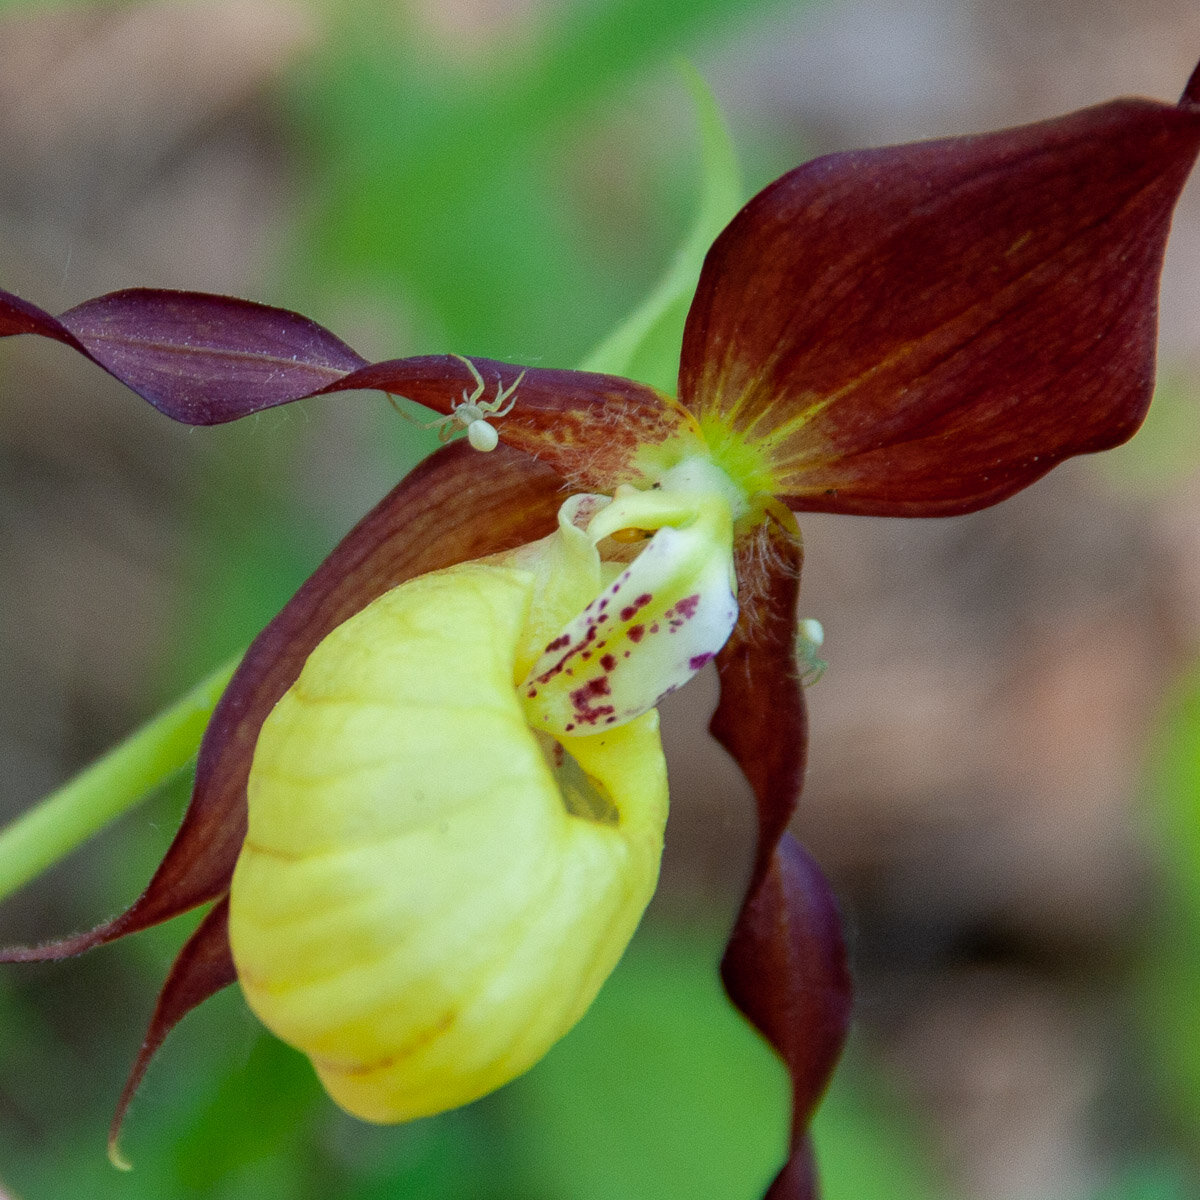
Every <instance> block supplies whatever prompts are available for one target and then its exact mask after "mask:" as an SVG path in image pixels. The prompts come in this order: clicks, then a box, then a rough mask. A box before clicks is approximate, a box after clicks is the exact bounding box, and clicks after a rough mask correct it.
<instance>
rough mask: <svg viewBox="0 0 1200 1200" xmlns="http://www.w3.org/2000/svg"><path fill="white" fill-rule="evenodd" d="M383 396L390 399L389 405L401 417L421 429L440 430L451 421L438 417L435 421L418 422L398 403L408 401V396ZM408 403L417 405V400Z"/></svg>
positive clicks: (390, 394)
mask: <svg viewBox="0 0 1200 1200" xmlns="http://www.w3.org/2000/svg"><path fill="white" fill-rule="evenodd" d="M383 394H384V395H385V396H386V397H387V398H388V403H389V404H390V405H391V406H392V407H393V408H394V409H395V410H396V412H398V413H399V414H400V416H402V417H403V418H404V419H405V420H406V421H411V422H412V424H414V425H416V426H418V427H419V428H421V429H439V428H440V427H442V426H444V425H445V423H446V422H447V421H448V420H450V418H449V417H438V418H437V420H435V421H418V420H417V418H416V417H414V416H413V415H412V413H410V412H405V411H404V409H402V408H401V407H400V405H399V404H397V403H396V401H397V400H398V399H399V400H408V397H407V396H394V395H392V393H391V392H384V393H383ZM408 402H409V404H416V401H415V400H408Z"/></svg>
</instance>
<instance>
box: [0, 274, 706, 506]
mask: <svg viewBox="0 0 1200 1200" xmlns="http://www.w3.org/2000/svg"><path fill="white" fill-rule="evenodd" d="M20 333H33V334H39V335H41V336H42V337H52V338H56V339H57V340H59V341H62V342H65V343H67V344H68V345H70V346H72V347H74V348H75V349H76V350H79V351H80V352H81V353H83V354H85V355H86V356H87V357H88V358H90V359H92V360H93V361H94V362H96V363H97V364H98V365H100V366H101V367H103V368H104V369H105V370H106V371H108V372H109V373H110V374H112V375H114V376H116V378H117V379H119V380H121V382H122V383H124V384H125V385H126V386H128V387H129V388H131V389H132V390H133V391H134V392H136V393H137V394H138V395H139V396H141V397H142V398H143V399H144V400H147V401H149V403H151V404H152V405H154V407H155V408H157V409H158V410H159V411H160V412H162V413H165V414H166V415H167V416H169V417H171V418H173V419H174V420H176V421H182V422H184V423H185V424H189V425H215V424H220V423H222V422H224V421H234V420H237V419H238V418H239V417H244V416H248V415H249V414H251V413H256V412H261V411H262V410H263V409H266V408H272V407H275V406H276V405H280V404H289V403H291V402H292V401H294V400H304V399H308V398H310V397H312V396H319V395H327V394H329V393H331V392H340V391H349V390H357V389H377V390H380V391H385V392H390V393H392V394H394V395H398V396H406V397H408V398H409V399H412V400H415V401H417V402H418V403H420V404H423V405H425V406H426V407H428V408H432V409H433V410H434V411H435V412H438V413H442V414H449V413H450V412H451V410H452V409H453V408H454V406H455V405H456V404H458V403H460V402H461V401H462V400H463V399H464V398H466V397H469V396H471V395H473V394H474V393H475V391H476V387H477V383H476V380H475V376H474V375H473V374H472V373H471V370H470V368H469V367H468V366H467V364H466V361H465V360H463V359H462V358H459V357H457V356H455V355H430V356H425V357H420V358H407V359H392V360H389V361H387V362H381V363H373V364H368V363H367V361H366V359H364V358H362V357H361V356H360V355H359V354H357V353H356V352H355V351H354V350H352V349H351V348H350V347H349V346H347V345H346V344H345V342H343V341H342V340H341V339H340V338H338V337H335V336H334V335H333V334H332V333H330V332H329V331H328V330H327V329H324V328H322V326H320V325H317V324H316V323H315V322H313V321H310V320H309V319H308V318H307V317H302V316H300V315H299V314H298V313H294V312H289V311H288V310H286V309H282V308H271V307H268V306H267V305H265V304H254V303H252V302H250V301H248V300H237V299H234V298H233V297H230V296H212V295H206V294H204V293H201V292H170V291H156V290H152V289H149V288H133V289H130V290H128V291H122V292H112V293H110V294H109V295H106V296H99V297H97V298H96V299H94V300H87V301H85V302H84V303H83V304H80V305H77V306H76V307H75V308H72V309H70V310H68V311H67V312H65V313H63V314H62V316H61V317H59V318H55V317H52V316H50V314H49V313H46V312H43V311H42V310H41V309H39V308H37V307H36V306H34V305H32V304H30V303H28V302H27V301H25V300H22V299H20V297H18V296H13V295H11V294H10V293H8V292H0V337H4V336H9V335H13V334H20ZM473 361H474V363H475V366H476V369H477V370H478V371H479V372H480V374H481V376H482V378H483V380H484V390H483V392H482V393H480V395H479V396H478V397H477V399H478V400H480V401H483V402H490V401H494V400H495V399H496V397H497V395H498V394H499V392H500V391H502V390H505V389H509V388H513V389H515V390H514V391H512V392H511V393H510V396H509V399H511V400H513V401H514V404H513V407H512V409H511V410H510V411H509V412H507V413H506V414H505V415H504V416H496V417H494V418H492V419H491V420H492V424H493V428H495V429H496V430H497V432H498V433H499V434H500V435H501V437H502V439H503V440H504V442H505V443H506V444H508V445H510V446H513V447H515V448H516V449H518V450H523V451H525V452H526V453H527V454H532V455H533V456H534V457H535V458H539V459H541V460H542V461H543V462H545V463H546V464H547V465H548V466H550V467H552V468H553V469H554V470H556V471H558V473H559V474H560V475H562V476H563V477H564V478H566V479H568V480H570V482H571V483H572V484H573V485H575V486H576V487H578V488H581V489H584V490H593V489H600V488H606V487H607V488H611V486H614V485H615V483H616V482H636V481H637V480H638V479H639V477H640V476H641V475H642V472H643V470H644V469H645V468H647V467H650V466H653V467H655V468H656V469H661V467H662V466H663V465H664V464H663V454H664V453H666V454H667V455H668V456H670V457H671V462H674V461H677V460H678V459H679V458H681V457H683V456H684V455H685V454H686V453H689V452H695V451H696V450H697V449H698V448H699V445H700V443H699V440H698V435H697V431H696V424H695V422H694V420H693V419H692V418H691V416H690V415H689V414H688V413H687V411H686V410H685V409H683V408H682V407H681V406H680V405H679V404H677V403H676V402H675V401H674V400H672V399H671V398H670V397H668V396H664V395H662V393H660V392H656V391H655V390H654V389H653V388H651V387H648V386H646V385H645V384H641V383H635V382H633V381H632V380H629V379H622V378H620V377H619V376H615V375H597V374H593V373H590V372H585V371H558V370H545V369H542V368H536V367H529V368H523V367H519V366H514V365H511V364H509V363H500V362H495V361H493V360H491V359H485V358H480V359H475V360H473ZM414 416H415V418H416V419H417V420H422V419H423V418H422V417H420V416H419V415H416V414H414ZM462 431H463V427H462V425H461V423H452V424H451V425H450V426H448V432H452V433H455V434H458V433H462ZM671 440H677V441H678V445H676V446H675V447H672V448H670V449H668V450H667V451H665V452H664V451H663V450H662V445H663V443H665V442H668V441H671ZM648 456H653V458H651V457H648ZM671 462H668V463H666V465H671Z"/></svg>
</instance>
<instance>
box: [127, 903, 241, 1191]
mask: <svg viewBox="0 0 1200 1200" xmlns="http://www.w3.org/2000/svg"><path fill="white" fill-rule="evenodd" d="M236 979H237V970H236V969H235V968H234V965H233V956H232V954H231V953H230V950H229V899H228V897H222V898H221V900H220V901H218V903H217V904H216V905H214V906H213V908H212V909H210V910H209V912H208V914H207V915H206V916H205V918H204V920H203V921H201V922H200V925H199V926H198V927H197V929H196V932H195V933H193V934H192V936H191V937H190V938H189V939H188V940H187V942H186V943H185V944H184V946H183V949H182V950H180V952H179V954H178V956H177V957H176V959H175V962H174V964H173V965H172V966H171V971H170V974H169V975H168V976H167V979H166V982H165V983H164V984H163V986H162V991H161V992H159V994H158V1002H157V1004H155V1006H154V1015H153V1016H152V1017H151V1019H150V1027H149V1029H148V1030H147V1031H146V1037H145V1039H144V1040H143V1042H142V1046H141V1049H140V1050H139V1051H138V1053H137V1058H135V1059H134V1061H133V1067H132V1069H131V1070H130V1072H129V1078H128V1079H126V1081H125V1086H124V1088H122V1089H121V1096H120V1099H119V1100H118V1101H117V1109H116V1112H115V1114H114V1115H113V1119H112V1125H111V1126H110V1127H109V1131H108V1159H109V1162H111V1163H112V1165H113V1166H114V1167H117V1168H118V1169H120V1170H123V1171H128V1170H130V1166H131V1164H130V1163H129V1161H128V1160H127V1159H126V1158H125V1157H124V1155H122V1153H121V1150H120V1147H119V1145H118V1140H119V1138H120V1135H121V1126H122V1125H123V1124H124V1121H125V1114H126V1112H128V1110H129V1103H130V1101H131V1100H132V1099H133V1097H134V1093H135V1092H136V1091H137V1090H138V1087H139V1085H140V1084H141V1082H142V1077H143V1076H144V1075H145V1074H146V1068H147V1067H148V1066H149V1065H150V1060H151V1059H152V1058H153V1057H154V1055H155V1054H156V1053H157V1052H158V1049H159V1047H160V1046H161V1045H162V1044H163V1042H164V1041H165V1040H166V1037H167V1034H168V1033H170V1032H171V1030H172V1029H174V1028H175V1026H176V1025H177V1024H179V1022H180V1021H181V1020H182V1019H183V1018H184V1017H185V1016H187V1014H188V1013H189V1012H191V1011H192V1009H193V1008H195V1007H196V1005H198V1004H202V1003H203V1002H204V1001H205V1000H207V999H208V998H209V997H210V996H215V995H216V994H217V992H219V991H220V990H221V989H222V988H224V987H228V986H229V984H231V983H233V982H234V981H235V980H236Z"/></svg>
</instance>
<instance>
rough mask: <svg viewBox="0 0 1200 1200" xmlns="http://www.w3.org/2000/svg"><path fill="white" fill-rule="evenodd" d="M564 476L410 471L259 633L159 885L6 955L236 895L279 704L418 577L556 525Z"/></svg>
mask: <svg viewBox="0 0 1200 1200" xmlns="http://www.w3.org/2000/svg"><path fill="white" fill-rule="evenodd" d="M562 500H563V493H562V480H561V479H560V478H559V476H558V475H556V474H555V473H554V472H553V471H551V470H550V469H549V468H548V467H545V466H543V465H542V464H540V463H537V462H535V461H534V460H532V459H530V458H528V457H527V456H525V455H523V454H519V453H518V452H517V451H515V450H509V449H507V448H506V447H500V448H499V449H497V450H495V451H494V452H492V453H491V454H486V455H480V454H479V453H478V452H477V451H474V450H472V449H471V448H470V447H469V446H468V445H467V444H466V443H456V444H455V445H453V446H447V447H445V448H444V449H442V450H440V451H439V452H438V453H436V454H434V455H433V456H432V457H430V458H428V459H426V460H425V462H423V463H422V464H421V465H420V466H418V467H417V468H416V470H414V471H413V472H412V473H411V474H409V475H408V476H406V477H405V479H404V480H403V481H401V483H400V484H399V485H398V486H397V487H395V488H394V489H393V490H392V491H391V492H390V493H389V494H388V495H387V496H386V497H385V498H384V499H383V500H382V501H380V503H379V504H378V505H377V506H376V507H375V508H374V509H373V510H372V511H371V512H370V513H368V514H367V516H366V517H364V518H363V519H362V520H361V521H360V522H359V523H358V524H357V525H356V526H355V527H354V528H353V529H352V530H351V531H350V533H348V534H347V535H346V537H345V538H343V540H342V541H341V542H340V543H339V544H338V546H337V548H336V549H335V550H334V551H333V553H332V554H330V556H329V557H328V558H327V559H326V560H325V561H324V562H323V563H322V564H321V565H320V566H319V567H318V568H317V570H316V571H315V572H314V573H313V574H312V575H311V576H310V577H309V579H308V580H307V581H306V582H305V583H304V585H303V586H302V587H301V588H300V590H299V591H298V592H297V593H296V595H295V596H293V597H292V599H291V600H289V601H288V603H287V604H286V605H285V606H284V608H283V609H282V611H281V612H280V613H279V615H278V616H277V617H276V618H275V619H274V620H273V621H272V622H271V623H270V624H269V625H268V626H267V627H266V629H264V630H263V632H262V633H261V634H259V636H258V637H257V638H256V639H255V641H254V642H253V644H252V645H251V646H250V649H249V650H248V651H247V652H246V656H245V658H244V659H243V660H242V663H241V665H240V666H239V667H238V669H237V671H236V672H235V674H234V676H233V679H232V680H231V681H230V683H229V686H228V688H226V690H225V694H224V695H223V696H222V697H221V700H220V702H219V703H218V704H217V706H216V709H215V710H214V711H213V715H212V719H211V720H210V721H209V725H208V729H207V731H206V732H205V735H204V740H203V742H202V743H201V746H200V754H199V758H198V761H197V764H196V782H195V786H194V788H193V790H192V799H191V803H190V805H189V806H188V810H187V812H186V813H185V814H184V818H183V823H182V824H181V826H180V828H179V832H178V833H177V834H176V835H175V840H174V841H173V842H172V843H171V845H170V847H169V848H168V850H167V853H166V856H165V857H164V858H163V861H162V862H161V863H160V864H159V867H158V870H157V871H156V872H155V874H154V877H153V879H151V881H150V884H149V886H148V887H147V888H146V890H145V892H143V893H142V895H141V896H140V897H138V899H137V900H135V901H134V903H133V904H132V906H131V907H129V908H128V909H126V910H125V912H123V913H121V914H120V915H119V916H117V917H114V918H113V919H112V920H110V921H107V922H105V923H104V924H102V925H100V926H98V927H97V928H96V929H93V930H91V931H90V932H88V933H81V934H77V935H76V936H74V937H70V938H66V939H64V940H62V941H58V942H51V943H49V944H47V945H43V946H33V947H27V946H18V947H12V948H9V949H6V950H3V951H0V962H30V961H40V960H45V959H59V958H67V957H69V956H71V955H73V954H79V953H81V952H82V951H84V950H89V949H91V948H92V947H93V946H99V945H102V944H104V943H105V942H111V941H113V940H114V939H115V938H119V937H123V936H125V935H126V934H129V933H136V932H137V931H138V930H141V929H146V928H148V927H149V926H151V925H156V924H158V923H159V922H161V921H166V920H168V919H170V918H171V917H174V916H177V915H178V914H180V913H183V912H187V911H188V910H189V909H192V908H195V907H196V906H197V905H200V904H204V903H206V902H207V901H209V900H213V899H215V898H216V897H218V896H220V895H222V894H224V893H225V892H226V891H227V890H228V888H229V880H230V877H231V875H232V873H233V867H234V864H235V862H236V861H237V856H238V853H239V851H240V849H241V845H242V839H243V838H244V836H245V831H246V779H247V777H248V775H249V773H250V761H251V757H252V755H253V753H254V746H255V743H256V742H257V740H258V732H259V728H260V727H261V725H262V723H263V721H264V720H265V719H266V717H267V714H268V713H269V712H270V711H271V709H272V708H273V707H274V706H275V704H276V702H277V701H278V700H279V698H280V697H281V696H282V695H283V693H284V692H285V691H287V689H288V688H289V687H290V686H291V685H292V683H294V682H295V680H296V677H297V676H298V675H299V674H300V668H301V667H302V666H303V665H304V661H305V659H307V657H308V655H309V654H310V653H311V652H312V650H313V649H314V648H315V647H316V645H317V643H318V642H320V641H321V639H322V638H324V637H325V635H326V634H327V633H329V632H330V631H331V630H333V629H334V628H335V627H336V626H338V625H340V624H341V623H342V622H343V621H345V620H346V619H347V618H349V617H351V616H353V615H354V613H356V612H358V611H359V610H360V609H362V608H364V607H365V606H366V605H367V604H369V603H370V602H371V601H372V600H374V599H375V598H376V597H377V596H380V595H382V594H383V593H384V592H386V591H388V590H389V589H390V588H393V587H396V586H397V585H398V584H400V583H403V582H404V581H405V580H406V579H411V578H413V577H414V576H416V575H421V574H424V573H425V572H427V571H436V570H439V569H441V568H443V567H448V566H452V565H453V564H455V563H459V562H464V561H466V560H467V559H472V558H479V557H481V556H483V555H487V554H496V553H499V552H500V551H502V550H509V549H512V548H513V547H515V546H519V545H522V544H523V543H525V542H528V541H532V540H534V539H536V538H539V537H543V536H545V535H546V534H548V533H551V532H552V531H553V530H554V528H555V516H556V514H557V511H558V507H559V505H560V504H561V503H562Z"/></svg>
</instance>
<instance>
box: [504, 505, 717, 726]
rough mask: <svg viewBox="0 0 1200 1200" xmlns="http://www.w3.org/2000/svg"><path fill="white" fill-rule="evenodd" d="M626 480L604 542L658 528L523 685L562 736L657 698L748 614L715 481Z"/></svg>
mask: <svg viewBox="0 0 1200 1200" xmlns="http://www.w3.org/2000/svg"><path fill="white" fill-rule="evenodd" d="M664 482H665V483H666V484H668V485H667V486H662V487H656V488H653V489H648V490H638V489H636V488H632V487H628V486H625V487H621V488H618V489H617V492H616V495H615V496H614V497H613V500H612V503H610V504H608V505H606V506H605V507H603V508H600V509H599V511H598V512H597V513H596V514H595V515H594V516H593V517H592V518H591V520H590V521H589V523H588V525H587V537H588V538H589V539H590V541H591V542H592V544H593V545H595V544H598V543H600V542H601V541H603V540H604V539H605V538H608V537H611V536H613V535H614V534H618V535H625V536H629V534H631V533H636V532H642V533H652V536H651V537H650V539H649V541H648V542H647V544H646V547H645V549H644V550H642V552H641V553H640V554H639V555H638V556H637V557H636V558H635V559H634V560H633V561H632V562H630V563H628V564H626V565H621V564H616V565H615V567H614V568H613V569H615V570H616V572H617V573H616V574H615V577H614V576H613V574H612V572H611V571H610V572H609V573H608V576H607V579H606V582H605V584H604V586H603V587H602V588H601V589H600V591H599V592H598V593H597V594H596V595H595V596H594V598H593V599H592V600H591V601H590V603H588V605H587V606H586V607H585V608H584V609H583V610H582V611H581V612H580V613H579V614H578V615H577V616H576V617H574V618H573V619H572V620H571V621H570V622H569V623H568V624H567V625H566V626H565V627H563V628H562V629H561V630H560V631H559V633H558V634H557V635H556V636H555V637H553V638H551V639H550V641H549V642H548V644H547V645H546V648H545V650H544V651H543V652H542V654H541V656H540V657H539V658H538V660H537V661H536V662H535V663H534V665H533V667H532V669H531V670H530V671H529V674H528V675H527V676H526V677H525V679H524V681H523V682H522V684H521V686H520V694H521V696H522V699H523V702H524V706H525V713H526V718H527V719H528V721H529V723H530V725H531V726H532V727H533V728H534V729H541V730H545V731H546V732H548V733H551V734H553V735H555V736H556V737H579V736H582V735H586V734H593V733H601V732H603V731H604V730H606V729H611V728H613V727H614V726H618V725H621V724H624V723H625V722H627V721H629V720H632V719H633V718H634V717H637V716H639V715H640V714H642V713H644V712H646V711H647V710H648V709H650V708H653V707H654V705H655V704H657V703H658V701H659V700H661V699H662V698H663V697H664V696H665V695H667V694H668V693H670V692H673V691H675V690H676V689H677V688H679V687H680V686H681V685H682V684H684V683H686V682H687V681H688V680H689V679H690V678H691V677H692V676H693V675H695V674H696V672H697V671H699V670H700V669H701V668H702V667H704V666H705V665H706V664H707V663H708V662H710V661H711V660H712V659H713V657H714V656H715V655H716V654H717V653H718V651H719V650H720V649H721V647H722V646H723V645H724V644H725V642H726V641H727V640H728V638H729V635H730V633H731V632H732V631H733V627H734V625H735V624H736V622H737V612H738V609H737V597H736V579H735V576H734V572H733V518H732V515H731V512H730V504H729V501H728V498H727V497H726V496H725V495H724V494H723V493H722V492H721V491H720V490H719V489H715V488H711V487H707V486H703V487H696V486H694V484H693V483H692V482H691V481H688V485H687V486H669V483H670V481H664Z"/></svg>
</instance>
